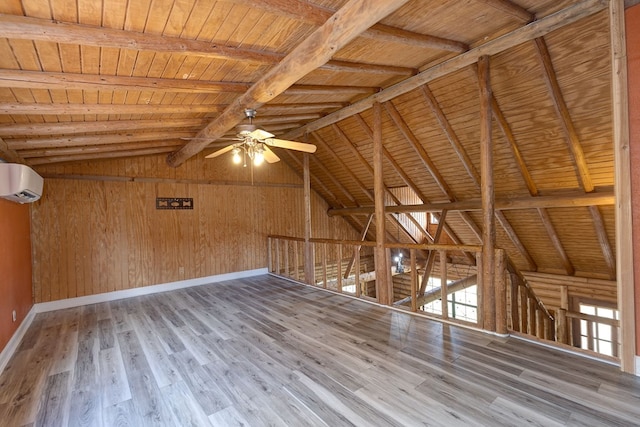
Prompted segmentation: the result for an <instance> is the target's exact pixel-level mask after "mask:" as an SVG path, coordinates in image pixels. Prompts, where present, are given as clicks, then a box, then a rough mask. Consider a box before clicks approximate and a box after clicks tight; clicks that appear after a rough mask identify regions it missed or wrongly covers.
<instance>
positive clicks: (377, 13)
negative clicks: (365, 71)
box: [167, 0, 407, 167]
mask: <svg viewBox="0 0 640 427" xmlns="http://www.w3.org/2000/svg"><path fill="white" fill-rule="evenodd" d="M406 2H407V0H387V1H384V0H370V1H367V2H364V1H363V0H350V1H349V2H348V3H347V4H346V5H345V6H344V7H342V9H340V10H339V11H338V12H336V14H335V15H333V17H332V18H331V19H329V20H328V21H327V22H326V23H325V24H323V25H322V26H321V27H320V28H318V29H317V30H316V31H314V32H313V33H312V34H311V35H310V36H309V37H307V38H306V39H305V40H304V41H302V42H301V43H300V44H299V45H298V46H297V47H296V48H295V49H293V50H292V51H291V53H289V54H288V55H287V56H286V57H285V58H284V59H282V61H280V63H278V64H277V65H276V66H274V67H273V68H272V69H271V70H269V71H268V72H267V73H266V74H265V75H264V77H262V78H261V79H260V80H259V81H257V82H256V83H254V84H253V85H252V86H251V88H249V90H247V91H246V92H245V93H244V94H243V95H241V96H240V97H238V98H237V99H236V100H235V101H234V103H233V104H231V105H230V106H229V107H228V108H227V109H225V110H224V111H223V112H222V113H221V114H220V115H219V116H218V117H217V118H216V119H215V120H214V121H212V122H211V123H210V124H209V125H208V126H207V127H205V128H204V129H202V131H200V132H199V133H198V135H197V137H198V138H210V139H212V140H215V139H217V138H219V137H220V136H221V135H223V134H224V132H226V131H227V130H229V129H231V128H232V127H233V126H235V125H236V124H237V123H238V122H240V121H241V120H242V117H243V113H244V110H245V109H246V108H258V107H260V106H262V105H263V104H265V103H267V102H269V101H271V100H272V99H273V98H275V97H276V96H278V95H280V94H281V93H282V92H284V91H285V90H286V89H288V88H289V87H290V86H291V85H293V84H294V83H295V82H296V81H298V80H299V79H300V78H301V77H304V76H305V75H307V74H308V73H309V72H311V71H313V70H315V69H316V68H318V67H320V66H321V65H323V64H325V63H326V62H328V61H329V59H331V57H332V56H333V54H334V53H335V52H336V51H338V50H339V49H340V48H341V47H343V46H345V45H346V44H347V43H349V42H350V41H351V40H353V39H354V38H355V37H357V36H358V34H360V33H362V32H363V31H364V30H366V29H367V28H369V27H370V26H372V25H373V24H375V23H376V22H378V21H379V20H380V19H382V18H383V17H385V16H387V15H388V14H389V13H391V12H393V11H394V10H396V9H397V8H399V7H400V6H402V5H403V4H404V3H406ZM206 144H207V142H206V141H191V142H190V143H188V144H187V145H185V146H184V147H182V148H181V149H180V150H178V151H176V152H175V153H173V154H171V155H170V156H169V157H168V158H167V163H168V164H169V165H170V166H174V167H176V166H178V165H180V164H182V163H183V162H184V161H185V160H187V159H188V158H190V157H191V156H193V155H195V154H197V153H199V152H200V151H202V150H203V149H204V147H205V146H206Z"/></svg>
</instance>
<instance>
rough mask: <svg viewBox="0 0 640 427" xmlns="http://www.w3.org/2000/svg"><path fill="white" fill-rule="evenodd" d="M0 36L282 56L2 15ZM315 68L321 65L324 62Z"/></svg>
mask: <svg viewBox="0 0 640 427" xmlns="http://www.w3.org/2000/svg"><path fill="white" fill-rule="evenodd" d="M373 7H375V6H373ZM388 13H390V12H388ZM0 37H6V38H9V39H23V40H24V39H26V40H42V41H46V42H54V43H63V44H77V45H81V46H96V47H100V48H116V49H135V50H139V51H152V52H162V53H174V54H183V55H190V56H199V57H203V58H210V59H224V60H235V61H243V62H255V63H260V64H270V65H276V64H278V63H279V62H280V61H282V60H283V59H284V58H285V55H283V54H280V53H277V52H266V51H262V50H253V49H246V48H238V47H233V46H225V45H224V44H221V43H212V42H208V41H202V40H191V39H184V38H179V37H169V36H163V35H158V34H149V33H139V32H134V31H124V30H119V29H115V28H106V27H97V26H91V25H82V24H75V23H69V22H61V21H53V20H49V19H40V18H32V17H27V16H16V15H4V14H0ZM325 62H327V64H326V67H327V69H340V70H342V71H351V72H365V73H366V72H373V73H383V72H384V73H389V74H396V73H398V72H399V71H401V72H402V74H403V75H406V74H409V75H411V74H413V73H414V72H413V70H412V69H411V68H403V67H386V66H385V65H382V64H363V63H352V62H348V61H339V62H335V63H332V61H325ZM318 67H325V64H324V62H323V63H322V64H320V65H319V66H318ZM318 67H316V68H318ZM331 67H332V68H331Z"/></svg>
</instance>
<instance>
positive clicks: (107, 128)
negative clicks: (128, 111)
mask: <svg viewBox="0 0 640 427" xmlns="http://www.w3.org/2000/svg"><path fill="white" fill-rule="evenodd" d="M205 123H206V119H166V120H162V121H158V120H101V121H95V122H81V123H78V122H56V123H7V124H1V125H0V136H11V137H14V136H16V135H20V136H41V135H70V134H77V133H83V134H84V133H93V132H119V131H127V130H138V131H141V130H150V129H159V128H162V129H166V128H176V129H177V128H199V127H202V125H204V124H205ZM14 141H15V140H14Z"/></svg>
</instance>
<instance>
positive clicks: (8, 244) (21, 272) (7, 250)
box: [0, 199, 33, 351]
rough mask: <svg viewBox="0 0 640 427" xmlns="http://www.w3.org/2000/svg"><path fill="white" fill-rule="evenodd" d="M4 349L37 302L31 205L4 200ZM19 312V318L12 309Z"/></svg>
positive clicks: (0, 242)
mask: <svg viewBox="0 0 640 427" xmlns="http://www.w3.org/2000/svg"><path fill="white" fill-rule="evenodd" d="M0 274H1V275H2V277H1V278H0V351H2V349H4V347H5V346H6V345H7V343H8V342H9V340H10V339H11V337H12V336H13V334H14V333H15V331H16V330H17V329H18V327H19V326H20V324H21V323H22V321H23V320H24V318H25V317H26V315H27V313H28V312H29V310H30V309H31V306H32V305H33V294H32V290H31V289H32V288H31V239H30V234H29V205H20V204H18V203H14V202H9V201H7V200H4V199H0ZM13 310H15V311H16V321H15V322H14V321H13V318H12V312H13Z"/></svg>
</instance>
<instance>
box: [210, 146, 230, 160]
mask: <svg viewBox="0 0 640 427" xmlns="http://www.w3.org/2000/svg"><path fill="white" fill-rule="evenodd" d="M234 146H235V145H234V144H231V145H228V146H226V147H224V148H222V149H220V150H218V151H214V152H213V153H211V154H209V155H208V156H205V159H213V158H214V157H218V156H221V155H223V154H224V153H228V152H229V151H231V150H233V147H234Z"/></svg>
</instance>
